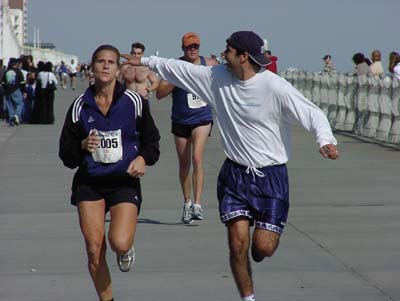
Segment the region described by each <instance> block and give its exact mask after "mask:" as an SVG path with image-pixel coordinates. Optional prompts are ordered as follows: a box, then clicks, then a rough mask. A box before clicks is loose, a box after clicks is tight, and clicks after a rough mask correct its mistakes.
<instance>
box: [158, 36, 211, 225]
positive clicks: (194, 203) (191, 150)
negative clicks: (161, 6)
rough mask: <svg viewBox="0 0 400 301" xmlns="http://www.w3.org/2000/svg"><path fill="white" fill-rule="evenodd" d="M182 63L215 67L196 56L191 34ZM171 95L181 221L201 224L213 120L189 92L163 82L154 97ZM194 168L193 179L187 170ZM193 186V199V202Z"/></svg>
mask: <svg viewBox="0 0 400 301" xmlns="http://www.w3.org/2000/svg"><path fill="white" fill-rule="evenodd" d="M181 48H182V51H183V56H182V57H181V58H179V59H180V60H182V61H185V62H189V63H191V64H195V65H203V66H214V65H217V64H218V63H217V62H216V61H215V60H213V59H211V58H206V57H203V56H200V55H199V51H200V37H199V35H198V34H196V33H194V32H188V33H185V34H184V35H183V37H182V46H181ZM170 93H172V114H171V119H172V129H171V132H172V134H173V135H174V138H175V139H174V140H175V147H176V153H177V155H178V161H179V180H180V183H181V188H182V193H183V200H184V204H183V211H182V218H181V221H182V223H183V224H186V225H187V224H191V223H192V222H193V220H203V219H204V213H203V208H202V207H201V201H202V200H201V197H202V194H203V187H204V169H203V157H204V148H205V146H206V143H207V138H208V136H209V135H210V134H211V128H212V124H213V117H212V113H211V107H210V106H209V105H207V103H205V102H204V101H203V100H202V99H201V98H199V97H198V96H197V95H196V94H195V93H192V92H191V90H186V89H182V88H180V87H175V85H173V84H170V83H169V82H168V81H165V80H162V81H161V82H160V84H159V86H158V88H157V93H156V97H157V98H158V99H161V98H164V97H166V96H168V95H169V94H170ZM191 165H193V175H192V176H191V174H190V168H191ZM192 185H193V198H192V192H191V191H192Z"/></svg>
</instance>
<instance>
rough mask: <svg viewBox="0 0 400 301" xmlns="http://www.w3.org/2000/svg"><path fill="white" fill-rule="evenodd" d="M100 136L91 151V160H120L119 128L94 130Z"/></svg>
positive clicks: (120, 142)
mask: <svg viewBox="0 0 400 301" xmlns="http://www.w3.org/2000/svg"><path fill="white" fill-rule="evenodd" d="M96 135H98V136H99V137H100V144H99V146H98V148H97V149H96V151H95V152H94V153H92V157H93V160H94V161H95V162H100V163H115V162H117V161H119V160H122V138H121V130H120V129H119V130H117V131H96Z"/></svg>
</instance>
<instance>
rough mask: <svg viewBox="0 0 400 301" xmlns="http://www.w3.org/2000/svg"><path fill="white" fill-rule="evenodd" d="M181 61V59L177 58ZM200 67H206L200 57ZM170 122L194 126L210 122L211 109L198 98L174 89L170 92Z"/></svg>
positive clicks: (176, 88) (203, 59) (177, 88)
mask: <svg viewBox="0 0 400 301" xmlns="http://www.w3.org/2000/svg"><path fill="white" fill-rule="evenodd" d="M179 59H180V60H183V57H181V58H179ZM200 62H201V65H203V66H206V60H205V58H204V57H203V56H200ZM171 119H172V122H174V123H180V124H196V123H199V122H203V121H212V113H211V108H210V106H209V105H208V104H206V103H205V102H204V101H202V100H201V98H200V97H198V96H196V95H194V94H193V93H190V92H188V91H186V90H183V89H181V88H179V87H175V88H174V90H172V114H171Z"/></svg>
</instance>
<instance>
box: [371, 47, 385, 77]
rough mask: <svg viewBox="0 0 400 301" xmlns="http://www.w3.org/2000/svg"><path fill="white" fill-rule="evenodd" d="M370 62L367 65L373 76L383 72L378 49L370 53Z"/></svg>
mask: <svg viewBox="0 0 400 301" xmlns="http://www.w3.org/2000/svg"><path fill="white" fill-rule="evenodd" d="M371 60H372V64H371V66H369V69H370V70H371V73H372V74H373V75H375V76H379V75H381V74H385V71H383V66H382V62H381V52H380V51H379V50H374V51H372V53H371Z"/></svg>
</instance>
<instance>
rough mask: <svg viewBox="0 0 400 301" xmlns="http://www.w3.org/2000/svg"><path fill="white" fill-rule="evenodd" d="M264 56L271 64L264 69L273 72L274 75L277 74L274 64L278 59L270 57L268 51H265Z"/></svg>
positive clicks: (276, 66) (276, 67) (275, 64)
mask: <svg viewBox="0 0 400 301" xmlns="http://www.w3.org/2000/svg"><path fill="white" fill-rule="evenodd" d="M265 55H266V57H267V58H268V59H269V60H270V62H271V63H269V64H268V65H267V66H265V68H266V69H267V70H269V71H271V72H274V73H275V74H278V65H277V63H276V62H277V61H278V57H277V56H274V55H272V54H271V51H270V50H267V51H265Z"/></svg>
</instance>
